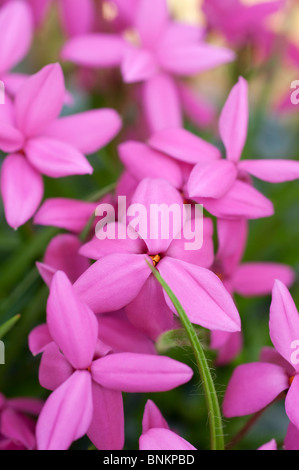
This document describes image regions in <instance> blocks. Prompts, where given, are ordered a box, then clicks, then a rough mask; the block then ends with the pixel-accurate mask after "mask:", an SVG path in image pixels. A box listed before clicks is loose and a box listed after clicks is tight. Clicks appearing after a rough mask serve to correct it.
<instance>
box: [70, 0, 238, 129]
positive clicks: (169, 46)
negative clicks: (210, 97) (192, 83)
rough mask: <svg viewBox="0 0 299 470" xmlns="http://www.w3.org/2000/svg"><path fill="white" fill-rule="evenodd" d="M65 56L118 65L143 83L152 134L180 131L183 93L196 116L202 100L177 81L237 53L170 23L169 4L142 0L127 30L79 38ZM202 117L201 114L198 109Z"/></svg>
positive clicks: (129, 78) (133, 80) (134, 80)
mask: <svg viewBox="0 0 299 470" xmlns="http://www.w3.org/2000/svg"><path fill="white" fill-rule="evenodd" d="M118 3H120V2H118ZM135 3H136V2H135ZM132 16H133V15H132ZM62 57H63V59H65V60H70V61H72V62H74V63H76V64H78V65H83V66H88V67H96V68H98V67H105V68H107V67H115V66H119V67H120V68H121V72H122V76H123V79H124V81H125V82H126V83H137V82H145V86H144V88H143V98H142V101H143V105H144V109H145V113H146V116H147V120H148V123H149V127H150V129H151V131H154V130H158V129H160V128H165V127H181V125H182V117H181V99H180V93H182V95H183V101H182V103H183V104H186V106H185V108H187V111H188V110H189V111H190V114H192V115H193V117H197V114H196V113H197V102H196V101H197V100H198V99H197V100H196V99H195V98H194V97H193V95H192V93H189V94H186V93H184V90H185V87H182V88H178V87H177V84H176V81H175V80H174V78H173V77H182V76H186V77H189V76H193V75H195V74H197V73H199V72H203V71H205V70H209V69H211V68H213V67H216V66H218V65H221V64H224V63H227V62H230V61H232V60H233V59H234V53H233V52H232V51H230V50H228V49H225V48H221V47H216V46H211V45H208V44H206V43H205V42H204V41H203V39H202V32H201V30H200V29H199V28H196V27H193V26H190V25H186V24H180V23H176V22H174V21H171V20H170V18H169V12H168V8H167V3H166V0H152V1H150V2H149V1H148V0H140V2H138V3H137V4H136V6H135V15H134V16H133V19H132V24H131V25H130V28H129V29H126V30H124V31H123V32H122V33H121V34H87V35H82V36H81V37H75V38H73V39H71V40H70V41H68V42H67V43H66V45H65V46H64V48H63V51H62ZM194 108H195V109H194ZM198 113H199V115H201V114H202V113H201V110H200V109H199V111H198Z"/></svg>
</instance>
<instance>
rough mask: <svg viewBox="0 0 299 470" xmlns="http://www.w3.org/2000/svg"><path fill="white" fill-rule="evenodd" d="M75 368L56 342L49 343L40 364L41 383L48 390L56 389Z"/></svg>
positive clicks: (39, 376)
mask: <svg viewBox="0 0 299 470" xmlns="http://www.w3.org/2000/svg"><path fill="white" fill-rule="evenodd" d="M73 372H74V369H73V368H72V366H71V364H70V363H69V362H68V361H67V360H66V358H65V357H64V356H63V354H61V352H60V351H59V348H58V346H56V344H55V343H51V344H49V345H48V346H47V347H46V349H45V351H44V353H43V355H42V360H41V363H40V366H39V374H38V378H39V383H40V384H41V386H42V387H43V388H45V389H46V390H51V391H53V390H56V388H58V387H60V385H61V384H63V383H64V382H66V381H67V379H68V378H69V377H70V376H71V375H72V373H73Z"/></svg>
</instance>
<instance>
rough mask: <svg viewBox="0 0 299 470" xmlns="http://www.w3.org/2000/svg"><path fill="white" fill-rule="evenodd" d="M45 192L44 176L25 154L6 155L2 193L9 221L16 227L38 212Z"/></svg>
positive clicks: (2, 170)
mask: <svg viewBox="0 0 299 470" xmlns="http://www.w3.org/2000/svg"><path fill="white" fill-rule="evenodd" d="M43 192H44V185H43V180H42V177H41V176H40V174H39V173H37V171H36V170H35V169H34V168H33V167H32V166H31V165H30V163H28V162H27V160H26V159H25V158H24V156H23V155H20V154H14V155H9V156H8V157H6V159H5V160H4V162H3V164H2V168H1V194H2V198H3V203H4V211H5V217H6V220H7V223H8V224H9V225H10V226H11V227H12V228H14V229H17V228H19V227H20V226H21V225H23V224H25V222H27V221H28V220H29V219H30V218H31V217H32V216H33V215H34V213H35V212H36V210H37V208H38V206H39V205H40V203H41V200H42V197H43Z"/></svg>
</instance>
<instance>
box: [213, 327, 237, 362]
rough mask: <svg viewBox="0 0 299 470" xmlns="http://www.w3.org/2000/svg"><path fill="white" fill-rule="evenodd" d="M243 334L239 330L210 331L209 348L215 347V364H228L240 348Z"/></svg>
mask: <svg viewBox="0 0 299 470" xmlns="http://www.w3.org/2000/svg"><path fill="white" fill-rule="evenodd" d="M242 346H243V336H242V333H241V332H240V331H237V332H235V333H226V332H225V331H212V332H211V349H217V353H218V354H217V360H216V364H217V366H224V365H226V364H229V363H230V362H231V361H232V360H233V359H235V357H236V356H238V355H239V354H240V352H241V350H242Z"/></svg>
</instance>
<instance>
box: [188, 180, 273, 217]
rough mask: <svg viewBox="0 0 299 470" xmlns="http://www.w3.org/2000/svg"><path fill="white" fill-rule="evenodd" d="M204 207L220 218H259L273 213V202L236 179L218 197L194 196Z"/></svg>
mask: <svg viewBox="0 0 299 470" xmlns="http://www.w3.org/2000/svg"><path fill="white" fill-rule="evenodd" d="M196 199H198V201H199V202H200V203H202V204H203V206H204V208H205V209H206V210H207V211H208V212H210V213H211V214H213V215H215V216H216V217H220V218H224V219H225V218H240V217H244V218H246V219H260V218H263V217H270V216H272V215H273V213H274V208H273V204H272V202H271V201H269V199H267V198H266V197H265V196H263V195H262V194H261V193H260V192H259V191H257V190H256V189H255V188H253V187H252V186H250V185H249V184H247V183H243V182H241V181H236V182H235V184H234V185H233V187H232V188H231V189H230V190H229V191H228V193H226V194H225V195H224V196H223V197H222V198H220V199H205V198H196Z"/></svg>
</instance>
